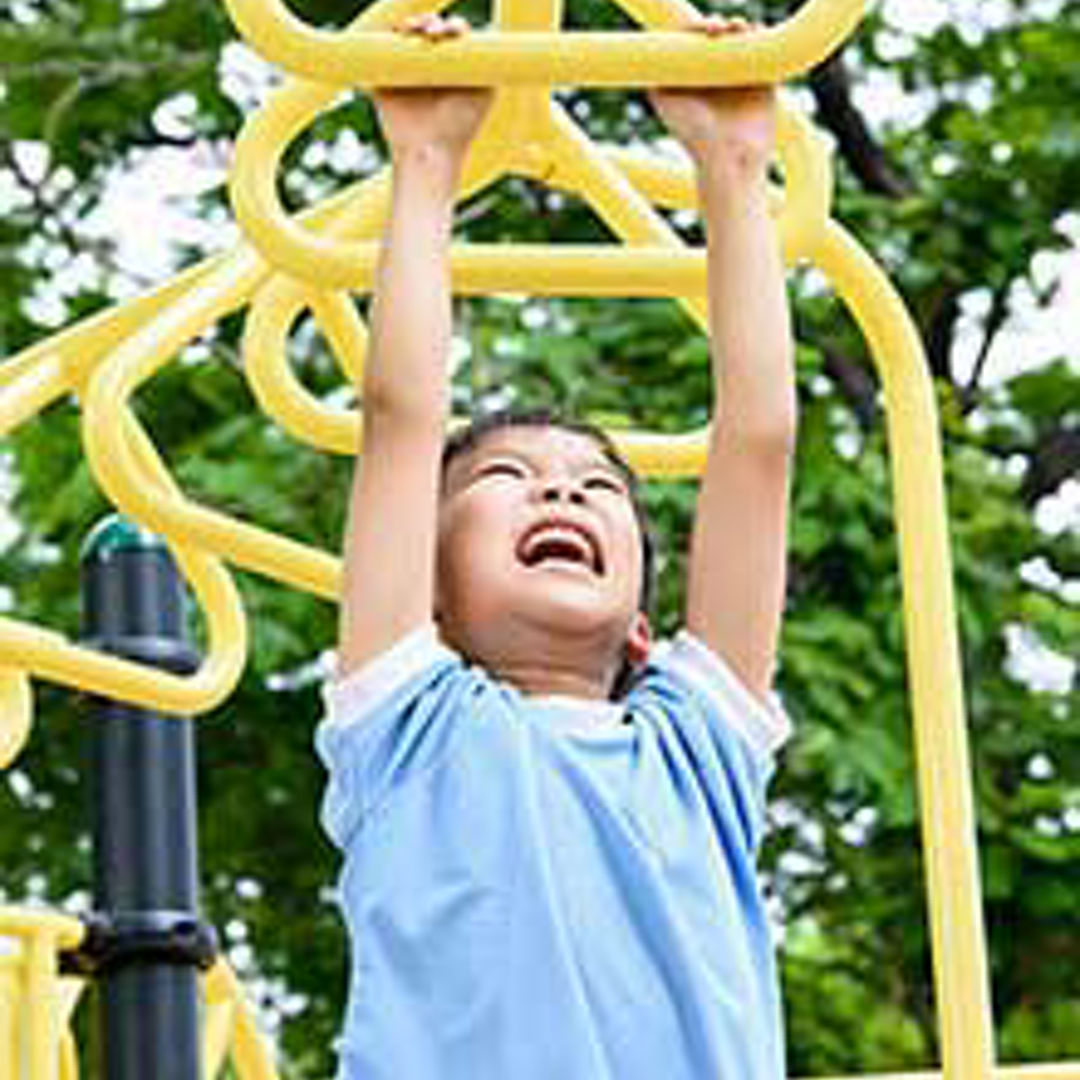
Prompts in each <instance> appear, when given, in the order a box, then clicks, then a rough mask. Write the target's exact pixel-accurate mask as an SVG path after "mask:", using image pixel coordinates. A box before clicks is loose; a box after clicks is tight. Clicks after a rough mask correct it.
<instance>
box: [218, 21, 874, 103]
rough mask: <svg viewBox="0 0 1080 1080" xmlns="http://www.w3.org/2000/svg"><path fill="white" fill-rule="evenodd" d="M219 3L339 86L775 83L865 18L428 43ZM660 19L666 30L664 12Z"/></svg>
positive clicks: (275, 53)
mask: <svg viewBox="0 0 1080 1080" xmlns="http://www.w3.org/2000/svg"><path fill="white" fill-rule="evenodd" d="M225 3H226V6H227V7H228V9H229V14H230V15H231V16H232V19H233V22H234V23H235V24H236V26H237V29H238V30H239V31H240V33H241V34H242V35H243V36H244V37H245V38H246V39H247V41H248V43H249V44H250V45H251V46H252V47H253V48H254V49H255V50H256V51H257V52H258V53H260V54H261V55H262V56H264V57H265V58H266V59H268V60H270V61H272V62H273V63H275V64H279V65H280V66H281V67H282V68H284V69H285V70H286V71H288V72H290V73H291V74H293V75H298V76H301V77H303V78H305V79H310V80H311V81H313V82H325V83H333V84H335V85H338V86H358V85H364V86H414V85H424V84H426V85H430V86H439V85H441V86H496V85H501V86H523V85H540V84H543V85H554V84H566V83H573V84H575V85H578V86H655V85H665V86H739V85H746V84H750V83H778V82H783V81H785V80H787V79H790V78H793V77H794V76H796V75H799V74H802V73H803V72H805V71H807V70H809V69H810V68H811V67H813V65H814V64H816V63H818V62H820V60H821V58H822V57H824V56H828V55H829V54H830V53H831V52H833V50H834V49H836V48H837V47H838V46H839V45H841V44H842V43H843V42H844V41H845V40H846V39H847V38H848V37H849V36H850V35H851V33H852V32H853V31H854V30H855V28H856V27H857V26H858V24H859V21H860V20H861V18H862V15H863V10H864V0H809V3H806V4H804V5H803V6H802V7H801V8H800V9H799V10H798V11H797V12H796V13H795V14H794V15H792V16H791V17H790V18H788V19H787V20H786V21H785V22H783V23H780V24H778V25H776V26H772V27H767V28H763V29H760V30H758V31H756V32H753V33H748V34H745V35H740V36H739V37H737V38H719V39H715V40H704V39H701V38H699V37H697V36H694V35H689V34H686V33H682V32H674V31H671V32H664V31H652V32H650V33H648V34H643V33H639V32H630V33H621V32H603V33H599V32H576V33H575V32H563V33H557V32H528V31H515V32H512V33H500V32H499V31H497V30H493V31H484V32H481V33H476V34H471V35H469V36H468V37H466V38H463V39H460V40H455V41H446V42H437V43H430V42H426V41H421V40H416V39H413V38H406V37H403V36H401V35H398V34H393V33H385V32H384V33H379V32H368V33H356V32H355V31H353V30H352V29H351V28H350V29H349V30H346V31H344V32H342V31H328V30H318V29H314V28H312V27H311V26H309V25H308V24H306V23H304V22H302V21H301V20H300V19H298V18H296V16H294V15H293V14H292V13H291V12H290V11H289V9H288V8H287V7H286V6H285V4H284V3H282V2H281V0H225ZM430 6H431V7H434V5H430ZM443 6H446V5H439V7H443ZM661 14H662V15H663V16H664V18H665V22H667V21H668V18H667V13H666V11H664V12H662V13H661Z"/></svg>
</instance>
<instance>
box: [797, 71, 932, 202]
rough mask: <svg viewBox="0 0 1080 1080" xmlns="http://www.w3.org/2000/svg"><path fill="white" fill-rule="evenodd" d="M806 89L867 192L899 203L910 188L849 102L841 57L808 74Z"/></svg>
mask: <svg viewBox="0 0 1080 1080" xmlns="http://www.w3.org/2000/svg"><path fill="white" fill-rule="evenodd" d="M810 89H811V90H812V91H813V94H814V99H815V101H816V102H817V106H818V109H819V110H820V113H821V122H822V123H823V124H824V125H825V127H827V128H828V129H829V131H831V132H832V133H833V135H835V136H836V142H837V146H838V148H839V150H840V154H841V155H842V157H843V158H844V160H845V161H846V162H847V163H848V165H849V166H850V167H851V170H852V172H854V173H855V175H856V176H857V177H858V178H859V180H860V181H861V182H862V184H863V186H864V187H865V188H866V189H867V191H872V192H874V193H875V194H878V195H886V196H888V197H889V198H891V199H902V198H903V197H904V196H905V195H910V194H912V192H913V191H914V190H915V188H914V185H913V184H912V182H911V181H910V179H908V178H907V177H906V176H904V175H903V174H902V173H901V172H900V171H899V169H898V168H897V167H896V166H895V165H894V164H893V163H892V162H891V161H890V160H889V159H888V157H887V156H886V154H885V151H884V150H883V149H882V148H881V146H880V144H879V143H878V142H877V141H876V140H875V139H874V137H873V135H872V134H871V133H870V129H869V127H868V126H867V124H866V121H865V120H864V119H863V116H862V113H860V112H859V110H858V109H857V108H855V105H854V104H853V103H852V100H851V80H850V79H849V77H848V73H847V69H846V68H845V67H844V62H843V58H842V54H841V53H834V54H833V55H832V56H830V57H829V59H828V60H826V61H825V62H824V63H822V64H819V65H818V66H817V67H816V68H814V70H813V71H811V72H810Z"/></svg>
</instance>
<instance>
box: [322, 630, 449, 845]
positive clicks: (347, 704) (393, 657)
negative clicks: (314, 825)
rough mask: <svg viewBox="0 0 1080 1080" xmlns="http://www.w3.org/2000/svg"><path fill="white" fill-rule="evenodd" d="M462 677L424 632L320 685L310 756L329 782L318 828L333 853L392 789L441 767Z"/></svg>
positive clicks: (433, 636)
mask: <svg viewBox="0 0 1080 1080" xmlns="http://www.w3.org/2000/svg"><path fill="white" fill-rule="evenodd" d="M465 675H466V670H465V666H464V664H463V663H462V661H461V658H460V657H459V656H458V654H457V653H455V652H454V651H453V650H452V649H449V648H447V646H445V645H443V644H442V643H441V642H440V641H439V640H438V637H437V636H436V632H435V627H434V626H432V625H427V626H424V627H422V628H420V629H418V630H415V631H413V632H412V633H410V634H408V635H407V636H406V637H404V638H402V639H401V640H400V641H399V642H397V644H395V645H393V646H392V647H391V648H390V649H388V650H387V651H386V652H384V653H382V654H381V655H380V656H378V657H376V658H375V659H374V660H372V661H371V662H370V663H368V664H366V665H364V666H363V667H361V668H359V669H358V670H356V671H354V672H350V673H349V675H347V676H345V677H344V678H341V679H333V680H331V681H329V682H328V683H326V684H325V686H324V687H323V698H324V702H325V705H326V713H325V715H324V717H323V719H322V721H321V722H320V723H319V725H318V727H317V729H316V732H315V749H316V752H317V753H318V755H319V758H320V759H321V760H322V762H323V765H324V766H325V767H326V770H327V773H328V774H329V780H328V783H327V787H326V792H325V794H324V796H323V802H322V811H321V820H322V825H323V828H324V829H325V830H326V832H327V834H328V835H329V837H330V839H331V840H333V841H334V843H335V844H337V846H338V847H340V848H343V849H344V848H345V847H346V846H347V844H348V843H349V840H350V838H351V837H352V835H353V833H354V832H355V831H356V829H357V828H358V827H359V826H360V824H361V823H362V821H363V820H364V818H365V817H366V816H367V815H369V814H371V813H372V812H373V811H374V810H375V809H376V808H377V807H378V805H379V804H380V803H381V801H382V800H383V798H384V797H385V796H386V795H387V794H388V793H389V791H390V790H392V788H393V787H394V786H395V785H396V784H398V783H400V782H401V781H402V780H403V779H404V778H405V777H406V776H407V775H409V774H410V773H413V772H415V771H417V770H421V769H424V768H427V767H429V766H431V765H432V764H434V763H435V762H436V761H437V760H439V759H440V757H441V754H442V753H443V751H444V750H445V747H446V744H447V742H448V740H449V736H450V732H449V718H450V717H452V716H453V715H455V713H456V712H457V711H459V710H458V709H457V707H456V706H457V701H456V699H460V697H461V696H462V694H463V693H465V692H466V689H467V687H466V684H467V682H468V679H467V677H465Z"/></svg>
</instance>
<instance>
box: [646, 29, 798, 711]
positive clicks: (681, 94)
mask: <svg viewBox="0 0 1080 1080" xmlns="http://www.w3.org/2000/svg"><path fill="white" fill-rule="evenodd" d="M744 26H745V24H743V23H741V21H730V20H722V19H718V18H712V19H704V20H702V23H701V24H700V25H695V27H694V29H697V30H702V31H704V32H706V33H711V34H722V33H732V32H734V33H738V32H740V31H741V30H742V29H743V28H744ZM653 101H654V104H655V105H656V107H657V109H658V111H659V112H660V114H661V116H662V117H663V119H664V121H665V123H666V124H667V125H668V127H669V128H670V129H671V130H672V131H673V132H674V133H675V135H676V136H677V137H678V138H679V139H680V141H681V142H682V143H683V145H684V146H685V147H686V148H687V150H688V151H689V152H690V155H691V157H692V158H693V159H694V163H695V165H696V167H697V176H698V189H699V198H700V202H701V208H702V213H703V215H704V219H705V227H706V235H707V241H708V281H709V284H708V306H709V324H710V337H711V350H712V357H713V372H714V393H715V402H714V409H713V427H712V434H711V439H710V446H709V456H708V463H707V465H706V467H705V472H704V474H703V476H702V482H701V490H700V494H699V496H698V507H697V517H696V520H695V524H694V532H693V538H692V541H691V551H690V568H689V576H688V582H687V610H686V626H687V629H689V630H690V631H691V632H693V633H694V634H696V635H697V636H698V637H700V638H701V639H702V640H703V641H704V642H705V643H706V644H707V645H708V646H709V647H710V648H711V649H712V650H713V651H714V652H716V653H717V654H718V655H720V656H722V657H723V658H724V660H725V661H726V662H727V663H728V664H729V665H730V666H731V667H732V668H733V669H734V671H735V672H736V673H737V674H738V675H739V677H740V678H741V680H742V681H743V682H744V683H745V685H746V686H747V688H748V689H749V690H750V691H751V692H752V693H754V694H755V695H756V696H758V697H759V698H762V699H764V698H765V696H766V694H767V693H768V690H769V688H770V686H771V683H772V677H773V668H774V666H775V661H776V651H777V642H778V638H779V630H780V617H781V614H782V611H783V605H784V589H785V579H786V569H785V567H786V553H787V504H788V488H789V474H790V466H791V460H792V456H793V450H794V443H795V428H796V401H795V387H794V370H793V368H794V364H793V353H794V349H793V343H792V332H791V320H790V314H789V311H788V304H787V296H786V292H785V283H784V267H783V260H782V257H781V252H780V245H779V240H778V237H777V235H776V231H775V229H774V226H773V224H772V221H771V219H770V217H769V213H768V209H767V202H766V170H767V167H768V163H769V159H770V156H771V154H772V151H773V146H774V130H775V126H774V108H775V105H774V94H773V91H772V89H771V88H735V89H719V90H701V91H693V90H691V91H685V90H664V91H658V92H656V93H655V94H654V95H653Z"/></svg>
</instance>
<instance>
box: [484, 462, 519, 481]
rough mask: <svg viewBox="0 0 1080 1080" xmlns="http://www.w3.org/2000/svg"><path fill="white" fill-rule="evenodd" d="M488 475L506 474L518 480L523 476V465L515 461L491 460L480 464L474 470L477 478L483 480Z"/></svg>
mask: <svg viewBox="0 0 1080 1080" xmlns="http://www.w3.org/2000/svg"><path fill="white" fill-rule="evenodd" d="M489 476H508V477H512V478H515V479H519V480H520V479H521V478H522V477H524V476H525V467H524V466H523V465H519V464H518V463H517V462H516V461H492V462H489V463H488V464H487V465H482V466H481V467H480V468H479V469H478V470H477V472H476V479H477V480H484V479H487V478H488V477H489Z"/></svg>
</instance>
